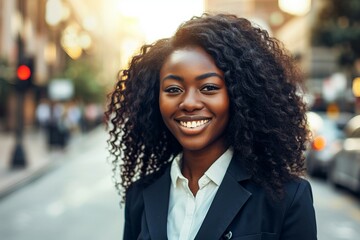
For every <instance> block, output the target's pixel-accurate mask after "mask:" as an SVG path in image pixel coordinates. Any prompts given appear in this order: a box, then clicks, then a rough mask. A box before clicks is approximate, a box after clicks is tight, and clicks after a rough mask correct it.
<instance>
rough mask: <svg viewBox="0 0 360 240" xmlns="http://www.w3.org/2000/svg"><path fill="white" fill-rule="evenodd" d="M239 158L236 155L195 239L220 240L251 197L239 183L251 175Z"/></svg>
mask: <svg viewBox="0 0 360 240" xmlns="http://www.w3.org/2000/svg"><path fill="white" fill-rule="evenodd" d="M237 158H238V156H236V154H234V157H233V159H232V160H231V163H230V165H229V168H228V170H227V172H226V174H225V176H224V179H223V181H222V183H221V185H220V187H219V189H218V192H217V193H216V195H215V198H214V200H213V202H212V204H211V206H210V209H209V211H208V213H207V214H206V217H205V219H204V222H203V223H202V225H201V227H200V229H199V232H198V233H197V235H196V238H195V239H220V238H221V236H222V235H223V233H224V232H225V231H226V228H227V227H228V226H229V225H230V223H231V221H232V220H233V219H234V217H235V216H236V215H237V214H238V213H239V211H240V209H241V208H242V207H243V206H244V204H245V203H246V201H247V200H248V199H249V197H250V196H251V193H250V192H249V191H248V190H246V189H245V188H244V187H243V186H241V185H240V183H239V182H241V181H244V180H247V179H249V178H250V175H249V174H248V173H247V172H246V170H245V168H244V167H243V166H242V164H241V163H240V162H239V159H237ZM224 206H226V207H224Z"/></svg>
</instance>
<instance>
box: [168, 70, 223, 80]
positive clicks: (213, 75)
mask: <svg viewBox="0 0 360 240" xmlns="http://www.w3.org/2000/svg"><path fill="white" fill-rule="evenodd" d="M209 77H218V78H220V79H224V78H223V76H221V75H220V74H218V73H215V72H209V73H204V74H201V75H199V76H197V77H196V78H195V80H203V79H206V78H209ZM168 79H173V80H177V81H180V82H183V81H184V79H183V78H182V77H180V76H177V75H174V74H169V75H167V76H166V77H164V78H163V79H162V81H165V80H168Z"/></svg>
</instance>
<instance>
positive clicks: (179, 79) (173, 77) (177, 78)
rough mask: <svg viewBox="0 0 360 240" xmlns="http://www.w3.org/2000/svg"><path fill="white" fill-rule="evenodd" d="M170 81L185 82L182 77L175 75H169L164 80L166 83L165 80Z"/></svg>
mask: <svg viewBox="0 0 360 240" xmlns="http://www.w3.org/2000/svg"><path fill="white" fill-rule="evenodd" d="M168 79H173V80H177V81H180V82H183V81H184V79H183V78H182V77H179V76H177V75H174V74H169V75H167V76H166V77H164V78H163V79H162V81H165V80H168Z"/></svg>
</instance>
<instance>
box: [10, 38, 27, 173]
mask: <svg viewBox="0 0 360 240" xmlns="http://www.w3.org/2000/svg"><path fill="white" fill-rule="evenodd" d="M17 46H18V67H17V69H16V72H17V74H16V83H15V90H16V95H17V99H16V100H17V103H16V126H15V147H14V150H13V152H12V158H11V168H12V169H15V168H17V169H18V168H25V167H26V165H27V159H26V154H25V150H24V147H23V132H24V99H25V92H26V87H24V86H23V85H24V84H23V83H22V81H23V80H22V79H19V75H22V74H21V73H20V74H19V66H21V61H22V59H24V46H23V40H22V39H21V37H20V36H18V39H17ZM29 77H31V72H30V75H29ZM25 86H27V85H26V84H25Z"/></svg>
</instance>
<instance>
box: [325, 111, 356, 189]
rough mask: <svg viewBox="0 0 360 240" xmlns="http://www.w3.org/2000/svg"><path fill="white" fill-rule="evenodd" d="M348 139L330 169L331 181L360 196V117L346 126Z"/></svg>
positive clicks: (343, 142)
mask: <svg viewBox="0 0 360 240" xmlns="http://www.w3.org/2000/svg"><path fill="white" fill-rule="evenodd" d="M344 130H345V134H346V138H345V139H344V140H343V141H342V148H341V150H340V151H339V152H338V153H337V154H335V156H334V159H333V161H332V163H331V167H330V169H329V181H330V182H331V183H332V184H334V185H335V186H343V187H345V188H348V189H349V190H352V191H354V192H357V193H359V194H360V115H357V116H355V117H354V118H352V119H351V120H350V121H349V122H348V124H347V125H346V126H345V129H344Z"/></svg>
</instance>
